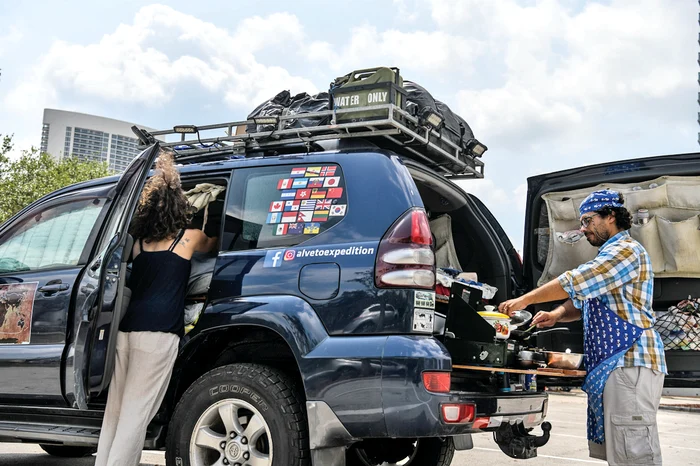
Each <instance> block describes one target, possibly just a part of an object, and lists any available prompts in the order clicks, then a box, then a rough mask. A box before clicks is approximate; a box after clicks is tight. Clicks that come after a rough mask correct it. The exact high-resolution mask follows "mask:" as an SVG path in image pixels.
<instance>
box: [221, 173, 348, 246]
mask: <svg viewBox="0 0 700 466" xmlns="http://www.w3.org/2000/svg"><path fill="white" fill-rule="evenodd" d="M347 209H348V204H347V193H346V191H345V180H344V178H343V174H342V171H341V169H340V167H339V166H338V165H318V166H306V165H304V166H301V165H285V166H278V167H264V168H245V169H239V170H236V171H235V172H234V175H233V181H232V182H231V193H230V195H229V201H228V206H227V209H226V234H225V236H224V242H223V244H222V247H223V248H225V249H229V250H243V249H263V248H271V247H280V246H294V245H296V244H299V243H302V242H303V241H305V240H307V239H309V238H311V237H314V236H316V235H318V234H321V233H323V232H324V231H326V230H328V229H329V228H331V227H332V226H334V225H336V224H337V223H339V222H340V221H341V220H342V219H343V218H344V217H345V215H346V213H347Z"/></svg>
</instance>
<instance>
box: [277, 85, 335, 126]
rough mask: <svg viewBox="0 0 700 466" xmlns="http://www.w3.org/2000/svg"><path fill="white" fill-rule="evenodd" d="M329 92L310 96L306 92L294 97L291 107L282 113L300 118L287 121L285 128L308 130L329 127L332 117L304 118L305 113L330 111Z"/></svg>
mask: <svg viewBox="0 0 700 466" xmlns="http://www.w3.org/2000/svg"><path fill="white" fill-rule="evenodd" d="M329 106H330V104H329V100H328V92H321V93H319V94H316V95H309V94H307V93H306V92H302V93H301V94H297V95H295V96H294V97H292V100H291V102H290V104H289V107H288V108H287V109H285V110H284V111H283V112H282V113H283V114H284V115H299V118H295V119H293V120H285V125H284V128H285V129H287V128H308V127H310V126H322V125H327V124H329V123H330V121H331V115H326V116H323V117H313V118H303V117H302V115H303V114H304V113H312V112H321V111H323V110H328V109H329Z"/></svg>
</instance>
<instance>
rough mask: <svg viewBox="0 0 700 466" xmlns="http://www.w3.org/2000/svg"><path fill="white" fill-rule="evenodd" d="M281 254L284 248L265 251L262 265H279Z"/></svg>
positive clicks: (280, 263)
mask: <svg viewBox="0 0 700 466" xmlns="http://www.w3.org/2000/svg"><path fill="white" fill-rule="evenodd" d="M283 254H284V249H276V250H274V251H267V253H265V262H264V263H263V267H279V266H280V265H282V255H283Z"/></svg>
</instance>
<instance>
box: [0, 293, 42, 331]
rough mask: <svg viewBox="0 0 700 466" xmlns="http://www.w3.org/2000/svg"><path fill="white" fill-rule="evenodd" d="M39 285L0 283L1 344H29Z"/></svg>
mask: <svg viewBox="0 0 700 466" xmlns="http://www.w3.org/2000/svg"><path fill="white" fill-rule="evenodd" d="M37 285H38V283H36V282H34V283H12V284H9V285H0V345H22V344H25V345H26V344H29V340H30V337H31V331H32V329H31V327H32V313H33V312H34V294H35V293H36V288H37Z"/></svg>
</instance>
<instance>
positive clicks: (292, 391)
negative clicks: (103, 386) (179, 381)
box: [165, 364, 311, 466]
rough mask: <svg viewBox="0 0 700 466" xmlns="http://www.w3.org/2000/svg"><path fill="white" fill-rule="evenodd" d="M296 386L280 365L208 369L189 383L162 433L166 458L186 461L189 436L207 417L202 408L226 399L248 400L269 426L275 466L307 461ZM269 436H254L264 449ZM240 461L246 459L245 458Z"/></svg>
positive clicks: (301, 465) (172, 463)
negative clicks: (275, 367)
mask: <svg viewBox="0 0 700 466" xmlns="http://www.w3.org/2000/svg"><path fill="white" fill-rule="evenodd" d="M300 391H301V390H298V389H297V387H296V386H295V383H294V382H293V381H292V380H291V379H290V378H289V377H288V376H286V375H285V374H284V373H282V372H281V371H278V370H276V369H273V368H270V367H267V366H262V365H258V364H230V365H228V366H222V367H219V368H217V369H214V370H212V371H210V372H207V373H206V374H204V375H203V376H202V377H200V378H199V379H198V380H197V381H196V382H194V383H193V384H192V385H191V386H190V387H189V388H188V389H187V391H186V392H185V393H184V395H182V398H181V399H180V401H179V403H178V405H177V407H176V408H175V413H174V414H173V417H172V419H171V420H170V425H169V427H168V436H167V439H166V453H165V461H166V464H167V465H168V466H176V465H177V466H190V441H191V440H192V439H193V430H194V428H195V426H196V425H197V423H198V422H199V421H200V420H203V419H205V417H204V415H205V414H206V413H210V412H212V410H210V409H209V408H211V407H214V406H216V405H217V404H219V406H222V405H221V403H223V404H224V405H225V404H226V403H227V402H229V403H231V404H233V405H235V404H236V403H239V405H240V404H241V403H247V404H248V405H250V406H252V407H254V408H255V409H256V410H257V411H258V414H259V416H260V417H261V418H262V420H264V422H265V424H266V427H267V428H268V429H269V436H270V437H271V440H272V449H271V450H272V452H271V453H272V464H273V466H278V465H279V466H310V464H311V460H310V453H309V434H308V427H307V422H306V412H305V410H304V405H303V402H302V396H301V394H300ZM219 412H220V411H219ZM248 412H249V413H253V412H252V411H248ZM207 415H209V414H207ZM239 415H240V412H239ZM255 416H257V414H251V417H250V418H248V421H250V420H251V419H252V418H253V417H255ZM222 419H223V418H222ZM241 426H242V424H241ZM222 427H223V426H222ZM226 430H227V429H226V428H223V429H220V430H218V431H217V432H216V433H217V435H219V434H221V435H226ZM228 435H230V434H228ZM267 437H268V436H267V434H266V433H265V434H262V435H261V436H260V438H261V440H259V441H258V442H263V444H262V449H264V447H265V445H264V441H265V439H267ZM217 438H218V437H217ZM237 438H238V439H241V438H243V435H240V436H239V437H237ZM221 440H223V439H221ZM226 440H227V441H229V440H228V438H227V439H226ZM232 441H233V440H231V442H232ZM252 443H253V442H251V444H250V445H248V447H250V448H251V449H252V448H256V449H257V448H258V447H259V446H260V445H261V444H260V443H256V445H255V446H254V445H252ZM268 447H269V444H268ZM195 448H196V447H195ZM197 451H199V452H200V453H202V452H204V453H203V454H205V455H208V454H209V452H211V455H214V456H216V455H218V454H219V453H217V452H216V451H215V450H207V449H202V450H195V452H197ZM269 453H270V452H268V454H269ZM214 456H212V457H214ZM207 462H209V461H207ZM236 462H238V461H236ZM240 463H241V464H245V461H240ZM211 464H214V462H213V461H212V463H211ZM232 464H233V463H232Z"/></svg>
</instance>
